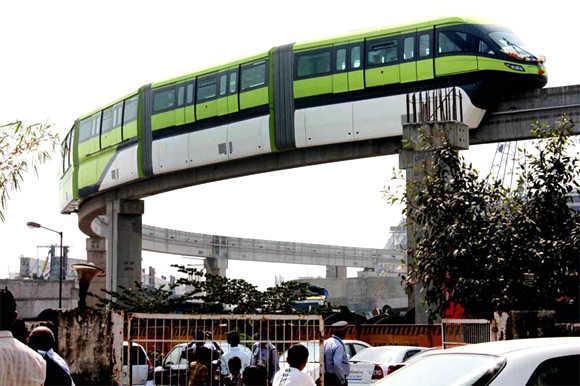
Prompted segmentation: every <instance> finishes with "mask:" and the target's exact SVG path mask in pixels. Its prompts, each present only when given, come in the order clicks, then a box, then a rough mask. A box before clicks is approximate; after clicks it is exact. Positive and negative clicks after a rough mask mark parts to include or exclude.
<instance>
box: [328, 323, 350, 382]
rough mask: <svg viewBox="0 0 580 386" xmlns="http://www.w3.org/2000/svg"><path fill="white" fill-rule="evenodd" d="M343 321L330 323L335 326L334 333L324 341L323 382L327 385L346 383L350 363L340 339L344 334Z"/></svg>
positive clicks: (345, 324) (344, 325)
mask: <svg viewBox="0 0 580 386" xmlns="http://www.w3.org/2000/svg"><path fill="white" fill-rule="evenodd" d="M347 325H348V323H347V322H345V321H340V322H336V323H334V324H332V325H331V327H335V330H334V335H332V336H331V337H330V338H328V339H326V340H325V341H324V371H325V372H324V384H325V385H327V386H341V385H347V384H348V382H347V377H348V375H349V374H350V364H349V363H348V357H347V355H346V349H345V347H344V343H343V342H342V340H343V339H344V337H345V336H346V326H347Z"/></svg>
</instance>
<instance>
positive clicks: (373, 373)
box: [347, 346, 426, 385]
mask: <svg viewBox="0 0 580 386" xmlns="http://www.w3.org/2000/svg"><path fill="white" fill-rule="evenodd" d="M425 349H426V348H425V347H418V346H379V347H370V348H367V349H365V350H362V351H361V352H359V353H358V354H356V355H354V356H353V357H352V358H350V374H349V375H348V377H347V380H348V384H349V385H372V384H374V383H376V382H377V381H378V380H380V379H382V378H384V377H385V376H386V375H387V374H389V373H390V372H392V371H394V369H393V368H392V366H393V365H395V364H397V363H400V362H404V361H405V360H407V359H408V358H411V357H412V356H413V355H415V354H417V353H419V352H421V351H423V350H425Z"/></svg>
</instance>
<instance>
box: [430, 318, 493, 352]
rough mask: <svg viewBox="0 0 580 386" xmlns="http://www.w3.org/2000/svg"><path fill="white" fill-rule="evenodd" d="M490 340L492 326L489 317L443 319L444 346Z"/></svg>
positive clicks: (442, 335)
mask: <svg viewBox="0 0 580 386" xmlns="http://www.w3.org/2000/svg"><path fill="white" fill-rule="evenodd" d="M490 341H491V327H490V321H489V320H487V319H443V320H442V321H441V342H442V346H443V348H450V347H455V346H463V345H466V344H470V343H484V342H490Z"/></svg>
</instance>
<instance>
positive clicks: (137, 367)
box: [120, 342, 155, 386]
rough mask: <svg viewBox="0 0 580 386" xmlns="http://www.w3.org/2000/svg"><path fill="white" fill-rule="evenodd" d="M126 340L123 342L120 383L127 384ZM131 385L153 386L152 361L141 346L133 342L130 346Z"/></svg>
mask: <svg viewBox="0 0 580 386" xmlns="http://www.w3.org/2000/svg"><path fill="white" fill-rule="evenodd" d="M128 348H129V343H128V342H123V367H122V368H121V380H120V381H121V385H123V386H125V385H129V365H128V355H127V351H128V350H127V349H128ZM131 368H132V374H131V378H132V382H131V386H153V385H155V382H154V380H153V369H154V368H153V363H151V361H150V360H149V357H148V356H147V353H146V352H145V349H144V348H143V346H141V345H140V344H138V343H135V342H133V345H132V347H131Z"/></svg>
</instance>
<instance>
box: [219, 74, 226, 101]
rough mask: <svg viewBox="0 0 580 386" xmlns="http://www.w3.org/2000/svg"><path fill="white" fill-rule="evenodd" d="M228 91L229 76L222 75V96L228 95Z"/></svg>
mask: <svg viewBox="0 0 580 386" xmlns="http://www.w3.org/2000/svg"><path fill="white" fill-rule="evenodd" d="M227 91H228V74H221V75H220V96H224V95H226V92H227Z"/></svg>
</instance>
